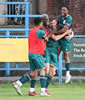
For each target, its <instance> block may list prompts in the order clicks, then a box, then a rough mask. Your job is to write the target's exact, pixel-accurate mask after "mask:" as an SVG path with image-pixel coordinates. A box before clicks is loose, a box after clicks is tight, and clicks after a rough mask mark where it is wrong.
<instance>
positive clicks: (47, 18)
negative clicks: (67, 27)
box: [42, 14, 49, 26]
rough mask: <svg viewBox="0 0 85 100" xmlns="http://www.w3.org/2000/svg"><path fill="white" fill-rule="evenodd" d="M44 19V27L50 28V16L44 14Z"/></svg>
mask: <svg viewBox="0 0 85 100" xmlns="http://www.w3.org/2000/svg"><path fill="white" fill-rule="evenodd" d="M42 19H43V25H44V26H48V25H49V16H48V15H47V14H43V15H42Z"/></svg>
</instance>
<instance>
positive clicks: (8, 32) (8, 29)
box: [0, 2, 41, 76]
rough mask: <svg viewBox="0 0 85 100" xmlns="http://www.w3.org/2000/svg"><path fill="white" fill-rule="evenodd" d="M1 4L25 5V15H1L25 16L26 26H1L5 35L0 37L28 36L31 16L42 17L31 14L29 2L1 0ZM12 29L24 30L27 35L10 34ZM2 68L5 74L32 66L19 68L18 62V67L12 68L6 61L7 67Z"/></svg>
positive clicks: (0, 29)
mask: <svg viewBox="0 0 85 100" xmlns="http://www.w3.org/2000/svg"><path fill="white" fill-rule="evenodd" d="M0 4H6V5H8V4H12V5H14V4H19V5H22V4H24V5H25V14H24V15H0V17H6V18H7V17H25V28H0V31H5V35H0V38H28V33H29V23H30V22H29V18H30V17H31V18H32V17H40V16H41V15H30V14H29V5H30V3H29V2H0ZM10 31H24V32H25V35H10ZM0 70H5V75H6V76H8V75H10V71H11V70H30V68H18V63H16V68H10V63H9V62H7V63H5V68H0Z"/></svg>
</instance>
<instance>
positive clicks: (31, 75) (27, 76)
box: [13, 55, 36, 95]
mask: <svg viewBox="0 0 85 100" xmlns="http://www.w3.org/2000/svg"><path fill="white" fill-rule="evenodd" d="M35 59H36V58H35ZM29 60H30V68H31V70H32V73H29V72H27V73H26V74H25V75H23V76H22V77H21V78H20V79H19V80H17V81H15V82H13V86H14V88H15V89H16V92H17V93H18V94H19V95H22V92H21V86H22V85H23V84H25V83H26V82H28V81H29V80H31V79H32V78H34V77H35V64H34V59H32V55H29Z"/></svg>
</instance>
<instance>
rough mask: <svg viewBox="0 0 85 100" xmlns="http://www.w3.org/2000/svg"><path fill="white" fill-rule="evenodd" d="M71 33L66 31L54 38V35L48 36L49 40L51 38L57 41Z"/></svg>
mask: <svg viewBox="0 0 85 100" xmlns="http://www.w3.org/2000/svg"><path fill="white" fill-rule="evenodd" d="M70 32H71V30H67V31H66V32H64V33H63V34H61V35H57V36H55V35H54V34H53V35H51V36H50V38H52V39H53V40H55V41H57V40H59V39H61V38H63V37H64V36H65V35H67V34H69V33H70Z"/></svg>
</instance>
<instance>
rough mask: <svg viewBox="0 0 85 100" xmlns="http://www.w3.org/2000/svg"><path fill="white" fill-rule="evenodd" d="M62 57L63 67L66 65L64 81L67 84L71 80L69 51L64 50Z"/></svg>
mask: <svg viewBox="0 0 85 100" xmlns="http://www.w3.org/2000/svg"><path fill="white" fill-rule="evenodd" d="M64 58H65V67H66V80H65V83H66V84H67V83H69V82H70V80H71V75H70V59H69V52H65V51H64Z"/></svg>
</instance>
